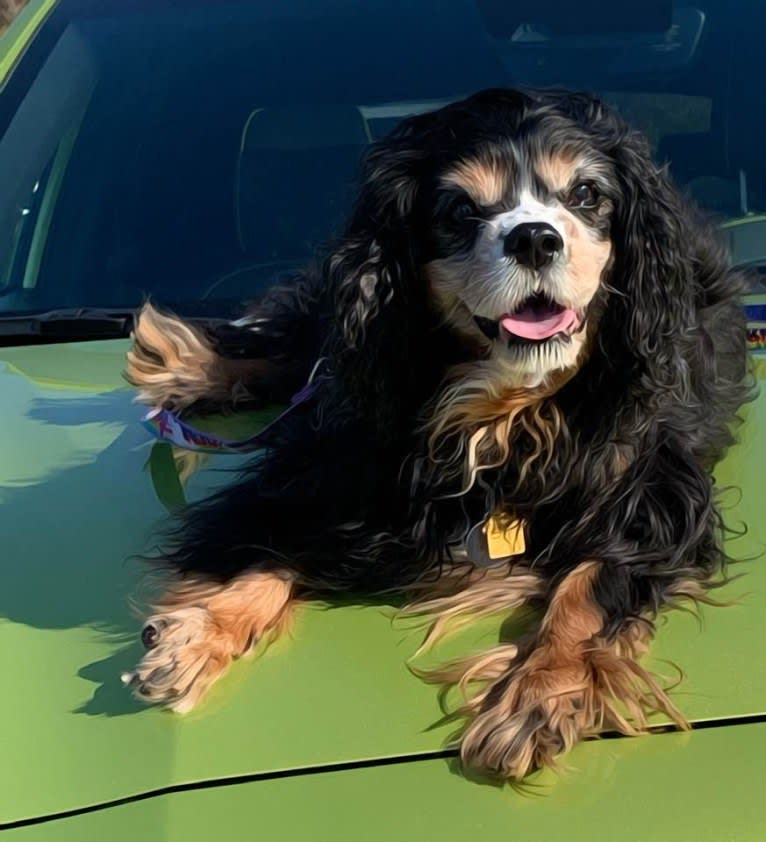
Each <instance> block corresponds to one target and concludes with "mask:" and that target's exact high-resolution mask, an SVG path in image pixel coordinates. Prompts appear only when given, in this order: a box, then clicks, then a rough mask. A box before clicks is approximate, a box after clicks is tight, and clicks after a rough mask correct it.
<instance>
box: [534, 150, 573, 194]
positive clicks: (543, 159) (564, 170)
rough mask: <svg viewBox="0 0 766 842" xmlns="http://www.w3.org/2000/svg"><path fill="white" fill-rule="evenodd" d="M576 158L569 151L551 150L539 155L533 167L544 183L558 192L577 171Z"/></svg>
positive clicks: (568, 182) (566, 185)
mask: <svg viewBox="0 0 766 842" xmlns="http://www.w3.org/2000/svg"><path fill="white" fill-rule="evenodd" d="M577 164H578V159H577V156H576V155H574V154H572V153H571V152H566V151H564V152H560V151H559V152H553V153H552V154H548V155H541V156H540V158H539V159H538V160H537V162H536V164H535V169H536V171H537V174H538V175H539V176H540V178H541V179H542V180H543V181H544V182H545V185H546V186H547V187H548V189H549V190H551V191H552V192H554V193H559V192H561V191H563V190H566V188H567V187H568V186H569V184H570V182H571V181H572V179H573V178H574V175H575V173H576V172H577Z"/></svg>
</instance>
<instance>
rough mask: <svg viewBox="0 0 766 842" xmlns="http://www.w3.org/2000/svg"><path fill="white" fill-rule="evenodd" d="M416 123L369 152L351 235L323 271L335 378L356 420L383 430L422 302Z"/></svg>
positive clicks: (401, 384) (399, 393) (396, 400)
mask: <svg viewBox="0 0 766 842" xmlns="http://www.w3.org/2000/svg"><path fill="white" fill-rule="evenodd" d="M410 123H411V121H410ZM410 123H405V124H403V125H402V126H401V127H400V128H399V129H397V131H396V132H395V133H394V134H393V135H392V136H391V137H389V138H388V139H386V140H384V141H382V142H380V143H378V144H376V145H374V146H372V147H371V149H370V151H369V152H368V154H367V156H366V158H365V161H364V166H363V173H362V185H361V189H360V193H359V196H358V199H357V202H356V206H355V209H354V212H353V214H352V217H351V222H350V224H349V226H348V228H347V232H346V236H345V238H344V239H343V240H342V241H341V243H340V244H339V245H338V247H337V248H336V250H335V251H334V253H333V254H331V256H330V257H329V258H328V259H327V262H326V264H325V277H326V279H327V281H328V283H329V286H330V290H331V291H332V294H333V296H334V307H335V314H334V331H333V333H334V341H333V343H332V345H333V348H332V350H333V355H334V357H335V364H336V375H337V376H338V377H339V378H340V380H341V382H342V384H343V387H344V391H345V392H346V394H347V395H348V396H349V397H351V398H352V400H353V402H354V405H355V409H356V410H357V413H364V414H365V416H367V417H368V418H369V417H372V416H374V417H375V418H374V420H375V421H376V423H377V426H378V427H385V426H387V425H388V424H389V422H390V420H391V416H392V414H393V413H394V412H395V409H396V406H397V405H400V404H401V403H402V398H403V397H404V394H403V393H404V392H406V390H407V388H408V386H407V381H408V379H410V378H411V377H412V374H411V367H412V366H411V363H412V361H411V354H412V352H413V348H412V340H413V336H414V332H413V325H414V324H416V322H417V318H418V316H417V311H418V310H419V309H420V307H421V305H422V302H423V301H424V290H421V289H420V284H419V282H418V280H419V279H418V269H417V259H416V255H415V239H416V235H415V232H414V230H413V228H414V225H413V222H412V215H413V209H414V205H415V199H416V196H417V189H418V184H419V176H420V173H419V170H418V167H419V164H420V162H421V161H422V159H423V155H422V153H421V152H420V151H419V149H418V147H417V133H416V132H415V131H414V129H413V127H412V126H411V125H410ZM421 326H422V325H421Z"/></svg>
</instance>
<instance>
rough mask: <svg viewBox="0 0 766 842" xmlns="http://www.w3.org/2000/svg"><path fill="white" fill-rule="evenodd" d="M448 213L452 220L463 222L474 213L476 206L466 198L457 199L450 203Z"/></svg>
mask: <svg viewBox="0 0 766 842" xmlns="http://www.w3.org/2000/svg"><path fill="white" fill-rule="evenodd" d="M448 214H449V218H450V219H451V220H452V221H453V222H465V221H466V219H468V218H469V217H471V216H475V215H476V208H475V207H474V206H473V204H472V203H471V202H469V201H468V199H458V200H457V201H456V202H454V203H453V204H452V205H451V207H450V208H449V211H448Z"/></svg>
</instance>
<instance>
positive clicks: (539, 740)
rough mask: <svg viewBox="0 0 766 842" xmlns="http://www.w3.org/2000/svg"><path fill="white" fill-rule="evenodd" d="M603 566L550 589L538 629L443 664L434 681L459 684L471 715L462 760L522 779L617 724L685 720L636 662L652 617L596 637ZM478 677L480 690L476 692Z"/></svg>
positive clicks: (635, 726) (584, 567)
mask: <svg viewBox="0 0 766 842" xmlns="http://www.w3.org/2000/svg"><path fill="white" fill-rule="evenodd" d="M599 567H600V565H599V564H598V563H596V562H586V563H584V564H581V565H580V566H579V567H577V568H576V569H575V570H574V571H572V573H571V574H569V576H567V577H566V578H565V579H564V580H563V581H562V582H561V583H560V584H559V586H558V588H557V589H556V591H555V592H554V594H553V596H552V598H551V600H550V603H549V607H548V610H547V612H546V614H545V616H544V618H543V620H542V622H541V624H540V627H539V629H538V631H537V632H536V633H535V634H532V635H530V636H528V637H527V638H524V639H522V640H520V641H519V642H518V644H517V645H515V646H513V645H508V644H505V645H502V646H498V647H496V648H494V649H492V650H490V651H489V652H483V653H481V654H479V655H475V656H472V657H469V658H465V659H463V660H461V661H456V662H453V663H451V664H448V665H446V667H444V668H442V669H440V670H434V671H431V672H428V673H425V677H426V678H427V679H428V680H430V681H437V682H442V683H447V684H450V685H455V686H456V687H457V688H458V689H459V690H460V691H461V692H462V694H463V696H464V698H465V704H464V705H463V707H462V708H461V710H460V712H461V713H462V714H463V715H464V716H465V717H466V718H467V719H468V720H469V723H468V726H467V728H466V730H465V733H464V735H463V738H462V742H461V757H462V760H463V763H464V764H465V765H466V766H467V767H470V768H475V769H479V770H482V771H484V772H491V773H493V774H497V775H499V776H501V777H505V778H516V779H518V778H522V777H524V776H525V775H526V774H527V773H528V772H530V771H531V770H533V769H535V768H539V767H541V766H555V765H556V762H557V758H558V756H559V755H561V754H562V753H564V752H566V751H568V750H569V749H570V748H571V747H572V746H573V745H574V744H575V743H576V742H578V741H579V740H581V739H583V738H584V737H587V736H589V735H593V734H596V733H598V732H599V731H601V730H603V729H604V728H607V727H609V728H615V729H617V730H619V731H620V732H622V733H624V734H627V735H636V734H639V733H641V732H643V731H645V730H646V728H647V726H648V715H649V714H650V713H652V712H655V711H661V712H662V713H664V714H665V715H667V716H668V717H669V718H670V719H671V720H672V721H673V722H675V723H676V725H678V726H679V727H681V728H685V727H688V724H687V722H686V720H685V719H684V717H683V716H682V715H681V714H680V713H679V711H678V710H677V709H676V707H675V706H674V705H673V703H672V702H671V701H670V699H669V698H668V696H667V692H666V691H665V690H664V689H663V688H662V687H661V686H660V684H659V683H658V681H657V679H656V678H655V677H654V676H653V675H651V674H650V673H649V672H647V671H646V670H645V669H643V667H641V666H640V665H639V664H638V663H637V660H636V659H637V658H638V657H639V656H641V655H642V654H644V652H645V651H646V649H647V644H648V640H649V637H650V634H651V626H650V624H649V623H644V622H642V621H635V622H633V623H631V624H630V625H628V626H626V628H625V629H623V631H622V632H621V633H620V634H619V635H618V636H617V637H616V638H615V639H614V640H606V639H604V638H602V637H600V635H599V632H600V631H601V627H602V623H603V617H602V615H601V611H600V609H599V608H598V606H597V605H596V604H595V603H594V601H593V596H592V589H593V583H594V580H595V577H596V575H597V574H598V571H599ZM477 684H478V688H479V689H478V690H477V689H476V687H477Z"/></svg>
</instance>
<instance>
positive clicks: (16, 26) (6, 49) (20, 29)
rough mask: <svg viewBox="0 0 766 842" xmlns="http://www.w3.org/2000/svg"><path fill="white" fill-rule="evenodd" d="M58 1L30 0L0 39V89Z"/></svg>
mask: <svg viewBox="0 0 766 842" xmlns="http://www.w3.org/2000/svg"><path fill="white" fill-rule="evenodd" d="M57 4H58V0H30V2H29V3H27V5H26V6H25V7H24V8H23V9H22V10H21V12H19V14H18V16H17V17H16V18H15V19H14V21H13V23H11V25H10V27H9V28H8V31H7V32H6V33H5V35H3V36H2V37H1V38H0V87H1V86H2V85H3V83H4V82H5V80H6V78H7V76H8V74H9V73H10V72H11V70H12V69H13V68H14V66H15V64H16V62H17V61H18V60H19V58H20V57H21V55H22V53H23V52H24V50H25V49H26V46H27V44H29V42H30V41H31V40H32V38H33V37H34V34H35V33H36V32H37V30H38V29H39V28H40V26H42V24H43V21H44V20H45V19H46V18H47V17H48V15H49V14H50V13H51V12H52V11H53V9H54V8H55V6H56V5H57Z"/></svg>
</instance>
